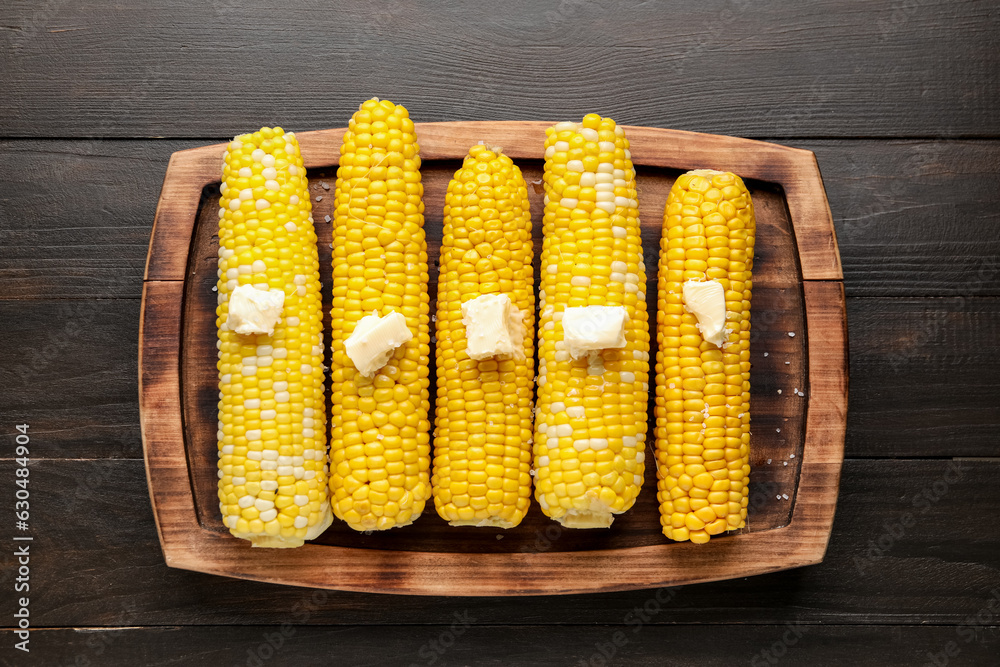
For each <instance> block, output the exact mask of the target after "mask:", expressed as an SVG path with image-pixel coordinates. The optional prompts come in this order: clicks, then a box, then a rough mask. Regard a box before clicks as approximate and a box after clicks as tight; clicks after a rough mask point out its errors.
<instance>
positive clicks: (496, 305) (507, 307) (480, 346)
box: [462, 294, 524, 361]
mask: <svg viewBox="0 0 1000 667" xmlns="http://www.w3.org/2000/svg"><path fill="white" fill-rule="evenodd" d="M462 324H464V325H465V339H466V347H465V351H466V353H467V354H468V355H469V358H470V359H475V360H476V361H479V360H482V359H489V358H490V357H516V356H518V355H519V353H520V356H522V357H523V356H524V350H523V348H522V345H523V344H524V324H523V322H522V318H521V311H519V310H518V309H517V308H516V307H515V306H514V304H512V303H511V301H510V297H509V296H507V295H506V294H483V295H482V296H478V297H476V298H475V299H472V300H470V301H466V302H465V303H463V304H462Z"/></svg>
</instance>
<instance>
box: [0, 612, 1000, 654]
mask: <svg viewBox="0 0 1000 667" xmlns="http://www.w3.org/2000/svg"><path fill="white" fill-rule="evenodd" d="M667 604H668V605H669V603H667ZM648 605H649V607H648V609H649V610H650V611H647V610H646V609H645V608H640V609H639V610H638V611H632V612H630V614H631V616H628V617H627V619H626V620H625V622H624V624H620V625H609V624H602V625H588V626H573V625H569V626H560V627H552V626H549V627H532V628H524V627H521V626H497V625H490V626H478V625H471V624H473V623H475V622H476V621H477V620H479V619H478V617H476V616H475V615H473V614H471V613H467V614H462V613H458V614H457V615H456V616H455V618H454V619H453V620H452V622H451V623H447V624H443V625H431V626H412V625H403V626H381V627H371V626H356V627H339V628H314V627H299V626H296V625H294V624H289V625H284V626H281V625H274V626H258V627H238V628H233V627H228V626H225V627H219V626H207V627H183V628H180V627H167V628H122V629H116V630H109V629H99V628H82V629H77V630H71V629H51V630H49V629H46V630H37V631H35V632H33V633H32V644H31V646H32V656H37V658H38V659H39V660H42V661H44V662H45V664H50V665H74V664H81V663H82V664H108V665H137V664H141V665H145V666H146V667H157V666H162V667H167V666H168V665H177V664H183V665H195V666H197V665H219V664H225V665H230V664H233V665H257V664H281V665H301V666H302V667H311V666H317V667H318V666H320V665H329V664H331V662H330V661H331V653H333V652H336V663H335V664H336V665H338V666H340V667H355V666H361V665H379V666H384V667H393V666H396V665H400V666H402V667H412V666H413V665H432V664H433V665H439V666H442V667H448V666H449V665H461V666H465V667H467V666H469V665H476V666H478V665H489V666H493V667H502V666H504V665H527V664H531V665H538V666H539V667H557V666H558V667H564V666H565V665H605V664H611V665H635V666H636V667H646V666H648V667H660V666H661V665H664V664H670V665H672V666H673V665H676V666H677V667H683V666H692V667H694V666H696V667H731V666H732V665H742V664H758V665H768V664H773V663H771V662H769V661H768V660H767V658H768V656H770V657H771V659H772V660H773V661H774V662H775V663H776V662H778V661H784V662H786V663H788V664H795V665H798V664H809V665H842V664H852V665H879V666H880V667H894V666H896V665H899V666H901V667H902V666H906V667H910V666H912V665H923V664H933V663H932V662H929V661H930V659H931V658H930V656H932V655H933V656H939V657H938V660H940V661H943V660H945V659H948V660H949V663H948V664H961V665H987V664H991V661H992V660H993V659H994V658H995V656H996V651H997V650H1000V626H997V625H986V626H984V627H982V628H981V629H979V631H978V632H976V631H974V630H972V629H971V628H969V631H968V632H971V633H972V634H971V635H970V634H968V633H966V632H963V633H959V632H957V631H956V628H954V627H947V626H946V627H941V626H928V627H913V626H908V627H899V626H886V627H858V626H838V625H822V626H819V625H810V624H807V623H801V622H790V623H787V624H784V625H762V624H753V625H739V626H734V627H731V628H725V629H722V628H719V627H718V626H712V625H696V626H681V627H666V628H664V627H657V628H650V627H648V624H647V623H646V622H644V621H643V619H644V618H645V619H649V618H655V617H656V616H657V615H659V613H660V610H662V609H663V608H664V605H662V604H660V603H659V602H658V601H657V600H656V599H655V598H651V599H650V600H649V601H648ZM127 613H128V612H127V611H125V612H123V614H124V615H127ZM303 613H304V612H303ZM470 625H471V627H470ZM720 635H724V636H725V641H720V640H719V637H720ZM512 636H516V638H517V639H516V641H512V640H511V637H512ZM0 638H2V639H3V641H5V642H7V643H8V644H12V643H14V642H15V641H17V640H16V639H14V637H13V634H12V633H11V632H10V631H6V632H0ZM553 647H558V650H553ZM706 647H711V649H710V650H708V649H707V648H706ZM946 648H947V649H948V650H949V651H950V655H949V654H946V653H945V650H946ZM664 656H669V659H668V660H669V662H667V663H665V662H664ZM859 656H863V657H860V658H859ZM83 660H86V661H88V662H83ZM755 661H756V662H755Z"/></svg>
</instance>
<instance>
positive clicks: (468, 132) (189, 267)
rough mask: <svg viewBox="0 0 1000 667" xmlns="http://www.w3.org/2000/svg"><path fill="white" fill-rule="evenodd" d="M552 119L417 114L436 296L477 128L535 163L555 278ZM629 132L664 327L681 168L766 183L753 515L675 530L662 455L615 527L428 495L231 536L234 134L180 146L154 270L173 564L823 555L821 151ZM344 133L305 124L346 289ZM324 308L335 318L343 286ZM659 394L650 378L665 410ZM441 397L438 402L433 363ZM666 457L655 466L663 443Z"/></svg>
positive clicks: (151, 432)
mask: <svg viewBox="0 0 1000 667" xmlns="http://www.w3.org/2000/svg"><path fill="white" fill-rule="evenodd" d="M550 125H552V123H546V122H535V121H509V122H455V123H423V124H421V123H418V124H417V125H416V131H417V138H418V141H419V143H420V147H421V156H422V158H423V167H422V170H421V171H422V174H423V182H424V193H425V194H424V203H425V206H426V212H425V229H426V231H427V238H428V255H429V261H430V263H431V271H430V274H431V284H430V295H431V301H432V303H431V312H434V309H435V307H434V303H433V301H434V298H435V294H436V291H437V268H436V264H437V258H438V251H439V246H440V241H441V222H442V209H443V205H444V195H445V190H446V188H447V184H448V180H449V179H450V178H451V176H452V175H453V174H454V172H455V170H456V169H458V167H459V166H460V165H461V160H462V158H463V157H464V156H465V154H466V152H467V151H468V149H469V147H470V146H472V145H473V144H476V143H479V142H486V143H488V144H490V145H499V146H502V147H503V149H504V152H505V153H506V154H507V155H509V156H510V157H511V158H513V159H514V160H515V161H516V162H517V164H518V165H519V166H520V167H521V169H522V171H523V172H524V176H525V178H526V179H527V181H528V183H529V194H530V197H531V210H532V218H533V220H534V221H535V249H536V271H535V275H536V276H538V275H539V271H538V270H537V262H538V255H540V249H541V217H542V188H541V174H542V160H541V153H542V145H543V142H544V137H545V128H546V127H549V126H550ZM625 131H626V134H627V136H628V138H629V140H630V142H631V152H632V159H633V162H634V163H635V166H636V171H637V180H638V191H639V208H640V216H641V220H642V236H643V248H644V254H645V263H646V274H647V279H648V284H647V287H646V298H647V301H648V306H649V312H650V325H651V328H654V331H655V313H656V269H657V251H658V247H659V239H660V230H661V223H662V218H663V207H664V204H665V202H666V198H667V193H668V192H669V190H670V187H671V185H672V184H673V181H674V179H675V178H676V177H677V176H678V175H679V174H680V173H682V172H684V171H687V170H689V169H696V168H714V169H724V170H728V171H733V172H735V173H737V174H739V175H741V176H742V177H743V178H744V179H745V181H746V183H747V186H748V187H749V188H750V190H751V194H752V196H753V201H754V208H755V210H756V214H757V243H756V247H755V258H754V292H753V312H752V327H751V341H752V344H751V361H752V363H753V370H752V374H751V385H752V389H751V414H752V425H751V428H752V440H751V467H752V473H751V483H750V509H749V519H748V522H747V524H748V526H747V528H746V529H744V530H742V531H739V532H738V533H735V534H729V535H726V536H721V537H716V538H713V539H712V541H711V542H710V543H708V544H705V545H697V544H691V543H688V542H684V543H673V542H670V541H669V540H667V539H666V538H664V537H663V535H662V533H661V532H660V524H659V516H658V510H657V503H656V477H655V476H656V470H655V468H656V466H655V465H647V466H646V479H645V483H644V486H643V490H642V492H641V494H640V495H639V499H638V501H637V502H636V504H635V506H634V507H633V508H632V509H631V510H630V511H629V512H628V513H626V514H624V515H622V516H620V517H618V518H616V519H615V522H614V525H613V526H612V527H611V528H610V529H607V530H570V529H563V528H562V527H561V526H559V524H557V523H555V522H553V521H551V520H550V519H548V518H547V517H545V516H544V515H543V514H542V512H541V510H540V509H539V508H538V507H537V504H533V506H532V509H531V510H530V511H529V513H528V516H527V517H526V518H525V520H524V522H523V523H522V524H521V525H520V526H518V527H517V528H514V529H510V530H507V531H504V530H502V529H493V528H453V527H450V526H448V525H447V524H446V523H445V522H444V521H443V520H441V519H440V518H439V517H438V516H437V514H436V512H435V511H434V507H433V503H432V502H428V504H427V507H426V509H425V510H424V514H423V516H421V517H420V519H419V520H417V521H416V523H415V524H413V525H412V526H408V527H406V528H402V529H398V530H391V531H386V532H383V533H372V534H367V535H366V534H361V533H356V532H354V531H353V530H351V529H349V528H348V527H347V526H346V524H344V523H343V522H341V521H339V520H335V522H334V525H333V526H332V527H331V528H330V529H329V530H327V531H326V533H324V534H323V535H322V536H321V537H320V538H319V539H317V540H316V541H314V542H312V543H309V544H307V545H306V546H304V547H301V548H299V549H282V550H273V549H251V547H250V546H249V544H248V543H247V542H245V541H243V540H240V539H237V538H234V537H232V536H230V535H229V533H228V531H227V530H225V529H224V528H223V526H222V523H221V518H220V516H219V509H218V500H217V495H216V482H217V477H216V442H215V434H216V420H217V416H216V401H217V396H218V378H217V375H216V370H215V361H216V347H215V341H216V331H215V307H216V293H215V292H214V291H213V287H214V286H215V283H216V269H217V264H216V262H217V254H216V253H217V250H218V236H217V233H218V199H219V180H220V171H221V164H222V155H223V151H224V148H225V145H224V144H216V145H212V146H204V147H201V148H195V149H191V150H186V151H180V152H178V153H174V154H173V156H172V157H171V159H170V165H169V167H168V169H167V174H166V177H165V178H164V182H163V190H162V193H161V195H160V201H159V205H158V207H157V211H156V220H155V222H154V226H153V232H152V236H151V239H150V245H149V255H148V258H147V264H146V275H145V279H144V284H143V297H142V314H141V318H142V321H141V328H140V333H139V394H140V396H139V399H140V420H141V424H142V439H143V449H144V453H145V460H146V474H147V478H148V482H149V492H150V497H151V499H152V503H153V510H154V514H155V517H156V524H157V530H158V531H159V536H160V544H161V546H162V548H163V553H164V557H165V559H166V562H167V564H168V565H170V566H171V567H178V568H184V569H188V570H196V571H199V572H207V573H212V574H220V575H225V576H231V577H239V578H244V579H254V580H259V581H267V582H272V583H280V584H287V585H294V586H311V587H319V588H331V589H341V590H355V591H370V592H381V593H406V594H421V595H539V594H558V593H583V592H594V591H613V590H624V589H636V588H654V587H659V586H674V585H681V584H690V583H695V582H701V581H713V580H719V579H730V578H735V577H745V576H749V575H754V574H762V573H765V572H773V571H776V570H783V569H788V568H793V567H799V566H802V565H810V564H813V563H818V562H820V561H821V560H822V559H823V556H824V554H825V552H826V545H827V542H828V540H829V537H830V529H831V527H832V524H833V516H834V509H835V506H836V501H837V490H838V485H839V481H840V469H841V465H842V463H843V458H844V432H845V427H846V419H847V320H846V312H845V303H844V287H843V275H842V273H841V267H840V255H839V253H838V250H837V241H836V236H835V234H834V229H833V219H832V216H831V214H830V208H829V205H828V203H827V199H826V192H825V191H824V189H823V182H822V178H821V176H820V172H819V167H818V165H817V163H816V158H815V156H814V155H813V153H811V152H810V151H806V150H800V149H794V148H787V147H784V146H778V145H775V144H768V143H763V142H758V141H750V140H747V139H736V138H732V137H722V136H715V135H707V134H698V133H692V132H679V131H674V130H662V129H655V128H647V127H625ZM343 133H344V129H343V128H338V129H332V130H322V131H318V132H302V133H297V136H298V138H299V142H300V144H301V150H302V156H303V159H304V160H305V164H306V167H307V168H308V170H309V184H310V192H311V194H312V196H313V217H314V219H315V221H316V229H317V233H318V235H319V238H320V244H319V246H320V247H319V251H320V266H321V274H322V279H323V283H324V285H325V286H326V288H327V292H329V285H330V282H331V280H330V241H331V234H332V232H331V226H330V223H329V222H325V219H326V216H330V217H332V216H333V199H334V198H333V194H334V191H333V190H334V184H335V181H336V165H337V162H338V159H339V155H340V144H341V139H342V137H343ZM536 288H537V285H536ZM324 310H325V311H327V324H328V320H329V294H327V299H326V305H325V306H324ZM652 339H653V340H652V347H653V349H651V350H650V358H651V359H655V351H656V350H655V345H656V337H655V335H654V336H652ZM328 354H329V352H328ZM431 363H432V368H433V361H432V362H431ZM650 370H651V373H650V375H651V377H652V375H653V372H652V371H653V369H652V368H651V369H650ZM653 394H654V392H653V388H652V387H650V411H649V412H650V423H651V424H652V416H653V415H652V396H653ZM430 395H431V399H432V401H433V397H434V395H435V390H434V386H433V373H432V386H431V391H430ZM433 413H434V411H433V407H432V409H431V414H432V415H433ZM650 433H652V426H651V427H650ZM650 440H652V436H650ZM650 446H652V443H651V442H650ZM647 461H650V462H653V457H652V455H651V453H647ZM533 503H534V501H533Z"/></svg>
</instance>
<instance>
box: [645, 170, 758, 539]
mask: <svg viewBox="0 0 1000 667" xmlns="http://www.w3.org/2000/svg"><path fill="white" fill-rule="evenodd" d="M754 226H755V223H754V212H753V204H752V202H751V201H750V194H749V193H748V192H747V189H746V186H745V185H744V184H743V181H742V180H741V179H740V178H739V177H738V176H736V175H735V174H732V173H728V172H719V171H711V170H697V171H692V172H689V173H686V174H683V175H682V176H680V177H679V178H678V179H677V181H676V182H675V183H674V186H673V188H672V189H671V191H670V195H669V197H668V199H667V205H666V210H665V211H664V215H663V238H662V241H661V244H660V264H659V308H658V311H659V313H658V325H657V340H658V342H659V352H657V355H656V407H655V412H656V433H655V435H656V458H657V464H658V465H657V473H658V482H657V489H658V493H657V499H658V500H659V503H660V523H661V524H662V526H663V534H664V535H666V536H667V537H669V538H671V539H673V540H678V541H683V540H691V541H692V542H699V543H700V542H707V541H709V539H710V538H711V536H712V535H718V534H719V533H722V532H725V531H729V530H737V529H739V528H743V527H744V526H745V525H746V516H747V498H748V495H747V494H748V486H747V485H748V482H749V475H750V293H751V288H752V281H751V271H752V269H753V246H754ZM687 281H697V282H701V281H718V282H719V283H720V284H721V285H722V288H723V289H724V291H725V310H726V315H725V319H726V329H725V330H724V332H723V334H724V336H725V338H724V342H723V343H722V346H721V347H718V346H716V345H715V344H713V343H711V342H708V341H706V340H705V337H704V336H703V330H702V328H701V326H700V325H699V321H698V319H697V318H696V316H695V314H693V313H691V312H689V311H688V309H687V308H686V306H685V303H684V298H683V293H684V283H685V282H687Z"/></svg>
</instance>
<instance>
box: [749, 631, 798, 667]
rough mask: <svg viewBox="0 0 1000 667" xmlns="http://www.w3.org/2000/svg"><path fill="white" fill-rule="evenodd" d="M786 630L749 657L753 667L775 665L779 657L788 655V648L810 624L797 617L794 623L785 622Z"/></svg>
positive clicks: (794, 643) (793, 644) (796, 641)
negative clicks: (805, 623) (768, 644)
mask: <svg viewBox="0 0 1000 667" xmlns="http://www.w3.org/2000/svg"><path fill="white" fill-rule="evenodd" d="M785 628H786V630H785V631H784V632H783V633H782V634H781V636H780V637H779V638H778V639H777V640H775V641H774V642H773V643H772V644H771V645H770V646H768V647H767V648H763V649H761V650H760V651H758V652H757V653H755V654H754V656H753V657H752V658H750V664H751V665H752V666H753V667H765V666H766V665H777V664H778V663H779V662H781V659H782V658H783V657H785V656H786V655H788V650H789V649H790V648H792V647H793V646H795V645H796V644H798V643H799V640H800V639H802V637H803V635H805V633H807V632H809V628H810V626H808V625H804V624H803V623H802V622H801V621H800V620H799V619H795V622H794V623H786V624H785Z"/></svg>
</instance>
